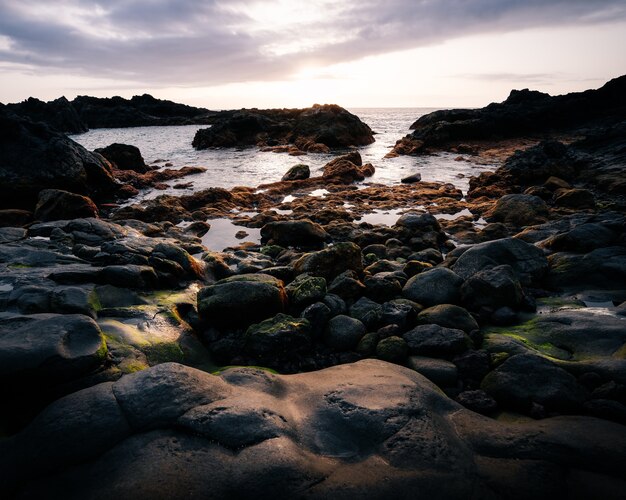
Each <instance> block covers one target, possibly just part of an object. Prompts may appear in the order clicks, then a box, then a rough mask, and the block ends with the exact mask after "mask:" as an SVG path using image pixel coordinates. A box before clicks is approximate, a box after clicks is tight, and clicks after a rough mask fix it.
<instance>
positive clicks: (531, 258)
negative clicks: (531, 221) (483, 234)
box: [452, 238, 548, 285]
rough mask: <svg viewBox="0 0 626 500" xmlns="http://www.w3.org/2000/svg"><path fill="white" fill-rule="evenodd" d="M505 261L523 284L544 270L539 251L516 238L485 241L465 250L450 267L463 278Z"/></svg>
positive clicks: (544, 262) (503, 263) (538, 276)
mask: <svg viewBox="0 0 626 500" xmlns="http://www.w3.org/2000/svg"><path fill="white" fill-rule="evenodd" d="M505 264H506V265H509V266H511V268H513V270H514V271H515V273H516V274H517V276H518V277H519V278H520V281H521V282H522V284H524V285H529V284H531V283H533V282H536V281H538V280H540V279H541V278H542V277H543V276H544V275H545V274H546V272H547V270H548V261H547V259H546V257H545V256H544V254H543V251H542V250H540V249H539V248H537V247H536V246H534V245H531V244H530V243H526V242H524V241H522V240H520V239H516V238H504V239H501V240H494V241H487V242H485V243H480V244H478V245H474V246H473V247H471V248H469V249H468V250H467V251H465V252H464V253H463V254H462V255H461V256H460V257H459V258H458V259H457V261H456V262H455V263H454V265H453V266H452V270H453V271H454V272H455V273H456V274H458V275H459V276H460V277H461V278H463V279H464V280H466V279H468V278H469V277H471V276H472V275H474V274H476V273H477V272H479V271H482V270H484V269H489V268H493V267H496V266H499V265H505Z"/></svg>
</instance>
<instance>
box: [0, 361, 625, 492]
mask: <svg viewBox="0 0 626 500" xmlns="http://www.w3.org/2000/svg"><path fill="white" fill-rule="evenodd" d="M372 388H376V390H372ZM294 409H297V411H294ZM624 450H625V447H624V426H622V425H619V424H616V423H613V422H608V421H605V420H601V419H597V418H588V417H567V418H562V417H559V418H550V419H546V420H542V421H539V422H533V421H529V422H524V423H515V424H511V423H503V422H499V421H496V420H492V419H487V418H484V417H482V416H480V415H477V414H475V413H473V412H471V411H469V410H466V409H465V408H463V407H462V406H460V405H459V404H458V403H456V402H454V401H451V400H450V399H448V398H447V397H446V396H445V395H444V394H443V393H442V392H441V391H440V390H438V389H437V388H436V387H435V386H434V385H433V384H432V383H431V382H429V381H428V380H426V379H425V378H424V377H423V376H421V375H420V374H418V373H416V372H414V371H412V370H410V369H407V368H404V367H401V366H398V365H393V364H390V363H385V362H382V361H378V360H364V361H359V362H357V363H351V364H347V365H341V366H336V367H333V368H329V369H326V370H321V371H317V372H314V373H303V374H298V375H290V376H281V375H274V374H271V373H268V372H267V371H263V370H259V369H255V368H249V367H248V368H231V369H228V370H226V371H224V372H222V373H221V374H220V376H215V375H210V374H208V373H204V372H201V371H199V370H195V369H193V368H189V367H184V366H181V365H177V364H173V363H168V364H164V365H159V366H156V367H152V368H149V369H147V370H143V371H141V372H138V373H135V374H131V375H127V376H125V377H123V378H122V379H121V380H119V381H117V382H115V383H114V384H110V383H106V384H100V385H98V386H96V387H92V388H89V389H86V390H84V391H80V392H78V393H75V394H73V395H70V396H67V397H65V398H63V399H61V400H59V401H57V402H55V403H54V404H53V405H51V406H50V407H48V408H47V409H45V410H44V411H43V412H42V413H41V414H40V415H39V416H38V417H37V418H36V419H35V421H33V423H32V424H31V425H29V426H28V427H27V428H25V429H24V430H22V431H21V432H19V433H18V434H16V435H14V436H11V437H9V438H5V439H3V440H2V441H0V467H1V468H2V470H3V471H4V472H5V473H4V474H3V475H2V477H1V479H0V488H1V492H2V494H3V497H9V496H14V497H24V498H28V497H30V498H87V497H89V496H93V492H94V491H97V492H98V495H100V496H102V497H103V498H104V497H107V498H109V497H113V496H115V495H116V494H117V493H118V492H119V491H122V490H123V491H129V490H132V491H133V496H134V497H135V498H137V499H138V500H144V499H148V498H158V497H167V498H183V497H198V498H202V497H203V496H206V492H207V491H210V492H211V495H212V496H215V497H216V498H218V497H219V498H232V497H238V498H249V497H253V496H261V497H265V496H268V495H266V494H265V493H264V492H271V496H272V497H274V498H297V497H299V496H302V492H304V491H306V496H308V497H310V498H312V499H322V498H332V497H333V496H337V495H338V494H340V495H341V496H343V497H345V498H358V497H362V496H363V492H366V493H367V496H368V497H370V498H408V497H409V496H410V495H411V494H413V493H414V492H415V491H419V492H420V493H421V494H422V495H425V496H427V497H429V498H463V497H465V496H467V492H468V491H472V492H475V495H476V496H477V497H480V498H500V497H502V498H504V497H507V498H510V497H511V496H512V495H510V494H508V493H509V492H511V491H513V492H514V493H515V496H517V497H520V498H531V497H532V498H548V497H553V496H554V495H555V492H559V491H561V492H563V491H570V490H569V489H568V488H570V487H575V488H576V491H579V492H582V493H584V494H585V496H589V495H586V494H587V493H590V494H592V493H593V492H595V493H597V492H601V493H602V496H603V497H606V498H611V497H612V496H613V497H616V496H618V495H615V494H613V495H611V494H610V492H611V491H612V492H621V491H622V488H621V487H622V486H623V480H622V476H623V471H622V469H621V464H622V463H623V462H624V460H625V459H626V453H625V451H624ZM51 464H54V467H52V466H51ZM76 464H82V465H81V466H80V467H77V466H76ZM104 477H106V481H103V478H104ZM537 477H540V478H542V480H541V481H534V480H532V479H531V478H537ZM546 478H548V479H546ZM572 478H575V481H574V480H573V479H572ZM407 492H410V493H408V494H407ZM591 496H592V495H591Z"/></svg>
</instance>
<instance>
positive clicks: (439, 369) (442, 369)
mask: <svg viewBox="0 0 626 500" xmlns="http://www.w3.org/2000/svg"><path fill="white" fill-rule="evenodd" d="M407 366H408V367H409V368H410V369H411V370H415V371H416V372H417V373H419V374H420V375H424V377H426V378H427V379H428V380H430V381H431V382H432V383H433V384H437V385H438V386H439V387H454V386H455V385H456V378H457V370H456V366H454V364H453V363H451V362H450V361H446V360H443V359H436V358H427V357H424V356H409V359H408V361H407ZM461 404H463V403H461Z"/></svg>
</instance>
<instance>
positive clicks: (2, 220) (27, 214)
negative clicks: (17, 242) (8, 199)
mask: <svg viewBox="0 0 626 500" xmlns="http://www.w3.org/2000/svg"><path fill="white" fill-rule="evenodd" d="M32 220H33V213H32V212H31V211H29V210H20V209H17V208H7V209H5V210H0V227H23V226H25V225H26V224H28V223H29V222H31V221H32Z"/></svg>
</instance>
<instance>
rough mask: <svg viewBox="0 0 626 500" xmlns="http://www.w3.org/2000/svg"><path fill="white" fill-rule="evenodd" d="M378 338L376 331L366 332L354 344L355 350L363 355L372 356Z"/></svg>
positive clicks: (374, 352)
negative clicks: (355, 344)
mask: <svg viewBox="0 0 626 500" xmlns="http://www.w3.org/2000/svg"><path fill="white" fill-rule="evenodd" d="M379 340H380V337H379V335H378V333H377V332H370V333H366V334H365V335H363V338H362V339H361V340H360V341H359V344H358V345H357V346H356V352H358V353H359V354H360V355H361V356H364V357H370V356H374V354H376V346H377V345H378V341H379Z"/></svg>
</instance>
